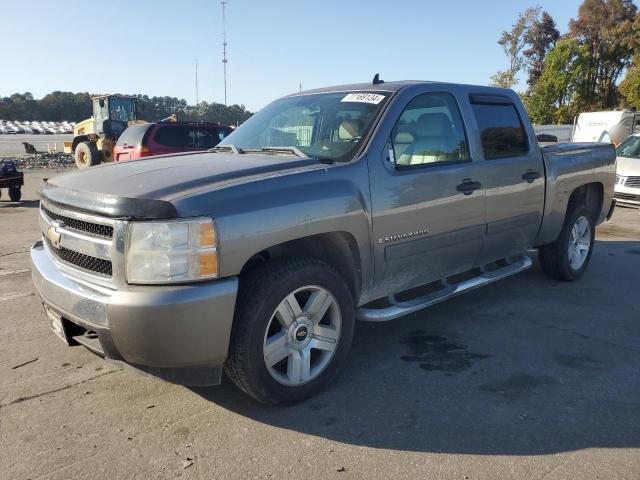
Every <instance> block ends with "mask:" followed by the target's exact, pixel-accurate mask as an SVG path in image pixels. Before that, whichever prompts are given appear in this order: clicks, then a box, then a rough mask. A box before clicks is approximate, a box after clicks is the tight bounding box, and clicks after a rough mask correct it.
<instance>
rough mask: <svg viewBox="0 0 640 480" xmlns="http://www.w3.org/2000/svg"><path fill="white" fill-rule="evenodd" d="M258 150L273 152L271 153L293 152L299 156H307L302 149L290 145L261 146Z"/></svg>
mask: <svg viewBox="0 0 640 480" xmlns="http://www.w3.org/2000/svg"><path fill="white" fill-rule="evenodd" d="M260 150H262V151H263V152H273V153H293V154H294V155H295V156H296V157H300V158H309V156H308V155H305V154H304V152H303V151H302V150H300V149H299V148H298V147H294V146H290V147H262V148H261V149H260Z"/></svg>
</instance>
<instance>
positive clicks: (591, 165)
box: [535, 143, 616, 245]
mask: <svg viewBox="0 0 640 480" xmlns="http://www.w3.org/2000/svg"><path fill="white" fill-rule="evenodd" d="M542 154H543V157H544V163H545V170H546V175H547V186H546V192H545V207H544V216H543V220H542V226H541V228H540V232H539V234H538V237H537V238H536V242H535V244H536V245H544V244H546V243H550V242H553V241H555V240H556V239H557V238H558V235H559V234H560V230H561V229H562V224H563V222H564V218H565V215H566V212H567V205H568V202H569V198H570V197H571V194H572V193H573V192H574V191H575V190H576V189H578V188H579V187H581V186H583V185H586V184H589V183H599V184H601V185H602V189H603V198H602V208H601V211H600V212H599V214H598V219H597V221H598V223H601V222H603V221H604V219H605V217H606V215H607V212H608V211H609V209H610V208H611V202H612V201H613V188H614V184H615V174H616V152H615V149H614V147H613V145H611V144H608V143H567V144H558V145H550V146H547V147H543V148H542Z"/></svg>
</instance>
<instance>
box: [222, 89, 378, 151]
mask: <svg viewBox="0 0 640 480" xmlns="http://www.w3.org/2000/svg"><path fill="white" fill-rule="evenodd" d="M388 96H389V94H388V93H386V92H382V93H369V92H358V93H348V92H340V93H319V94H312V95H300V96H295V97H286V98H281V99H280V100H276V101H275V102H273V103H271V104H269V105H267V106H266V107H265V108H263V109H262V110H260V111H259V112H258V113H256V114H255V115H254V116H252V117H251V118H250V119H249V120H247V121H246V122H245V123H243V124H242V125H240V126H239V127H238V128H237V129H236V130H235V131H234V132H233V133H232V134H231V135H229V136H228V137H227V138H225V139H224V140H223V141H222V142H220V146H224V145H233V146H235V147H237V148H238V149H240V151H251V150H261V149H263V148H267V147H296V148H297V149H298V150H300V151H301V152H302V153H304V154H305V155H307V156H309V157H313V158H319V159H328V160H332V161H349V160H352V159H353V157H354V155H355V154H356V152H357V151H358V148H359V147H360V145H361V144H362V142H363V141H364V139H365V138H366V137H367V135H368V133H369V130H371V127H372V126H373V124H374V121H375V119H376V117H377V116H378V114H379V113H380V111H381V110H382V106H383V105H384V103H385V101H386V100H387V97H388Z"/></svg>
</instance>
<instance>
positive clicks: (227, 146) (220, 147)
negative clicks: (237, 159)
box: [207, 143, 244, 155]
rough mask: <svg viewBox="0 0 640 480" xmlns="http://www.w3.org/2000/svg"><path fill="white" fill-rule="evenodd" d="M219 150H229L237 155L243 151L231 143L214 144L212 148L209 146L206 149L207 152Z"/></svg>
mask: <svg viewBox="0 0 640 480" xmlns="http://www.w3.org/2000/svg"><path fill="white" fill-rule="evenodd" d="M219 150H225V151H227V150H228V151H231V152H232V153H235V154H236V155H239V154H241V153H244V150H242V149H241V148H238V147H236V146H235V145H234V144H233V143H225V144H224V145H216V146H215V147H213V148H210V149H209V150H207V151H208V152H217V151H219Z"/></svg>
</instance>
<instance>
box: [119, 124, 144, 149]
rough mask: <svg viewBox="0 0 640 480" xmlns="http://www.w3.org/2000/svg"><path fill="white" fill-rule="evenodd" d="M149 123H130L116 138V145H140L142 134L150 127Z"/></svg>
mask: <svg viewBox="0 0 640 480" xmlns="http://www.w3.org/2000/svg"><path fill="white" fill-rule="evenodd" d="M151 125H152V124H151V123H147V124H144V125H131V126H130V127H129V128H127V129H126V130H125V131H124V132H122V135H120V138H118V142H117V143H116V145H136V146H140V145H142V139H143V138H144V134H145V133H147V130H149V128H150V127H151Z"/></svg>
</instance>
